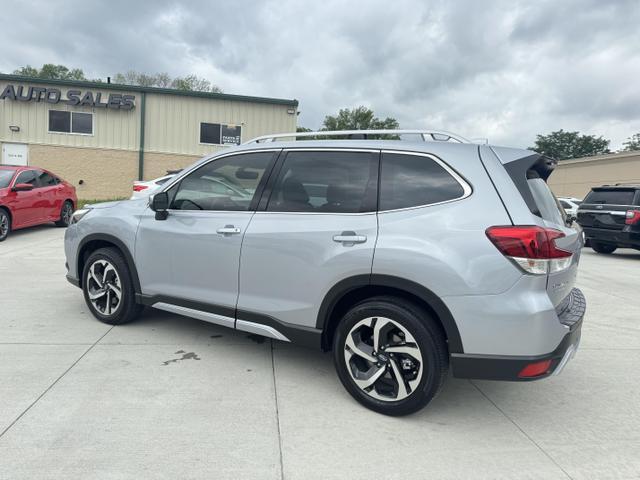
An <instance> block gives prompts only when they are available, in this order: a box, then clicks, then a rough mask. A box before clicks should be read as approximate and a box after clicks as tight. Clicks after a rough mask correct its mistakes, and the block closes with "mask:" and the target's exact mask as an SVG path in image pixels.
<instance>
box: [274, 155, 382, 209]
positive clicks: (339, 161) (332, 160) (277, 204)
mask: <svg viewBox="0 0 640 480" xmlns="http://www.w3.org/2000/svg"><path fill="white" fill-rule="evenodd" d="M377 184H378V153H371V152H349V151H336V152H328V151H318V152H309V151H305V152H295V151H291V152H289V153H287V157H286V158H285V161H284V163H283V165H282V168H281V170H280V173H279V174H278V179H277V181H276V184H275V186H274V188H273V193H272V194H271V198H270V199H269V204H268V206H267V210H268V211H272V212H326V213H359V212H371V211H375V208H376V191H377Z"/></svg>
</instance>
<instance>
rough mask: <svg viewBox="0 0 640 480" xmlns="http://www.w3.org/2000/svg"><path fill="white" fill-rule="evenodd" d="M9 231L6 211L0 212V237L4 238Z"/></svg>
mask: <svg viewBox="0 0 640 480" xmlns="http://www.w3.org/2000/svg"><path fill="white" fill-rule="evenodd" d="M8 233H9V217H7V214H6V213H2V214H0V238H4V237H6V236H7V234H8Z"/></svg>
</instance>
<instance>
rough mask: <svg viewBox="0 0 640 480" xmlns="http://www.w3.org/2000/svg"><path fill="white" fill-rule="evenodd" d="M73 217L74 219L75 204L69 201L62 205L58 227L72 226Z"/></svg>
mask: <svg viewBox="0 0 640 480" xmlns="http://www.w3.org/2000/svg"><path fill="white" fill-rule="evenodd" d="M71 217H73V203H71V202H70V201H69V200H67V201H66V202H64V203H63V204H62V208H61V209H60V220H58V221H57V222H56V225H57V226H58V227H68V226H69V225H70V224H71Z"/></svg>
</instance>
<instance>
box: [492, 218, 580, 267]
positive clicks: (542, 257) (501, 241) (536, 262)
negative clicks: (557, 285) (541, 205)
mask: <svg viewBox="0 0 640 480" xmlns="http://www.w3.org/2000/svg"><path fill="white" fill-rule="evenodd" d="M486 234H487V237H489V240H491V242H493V244H494V245H495V246H496V248H497V249H498V250H500V253H502V254H503V255H504V256H505V257H507V258H509V259H510V260H512V261H513V262H514V263H515V264H516V265H518V266H519V267H520V268H522V269H523V270H524V271H525V272H527V273H532V274H534V275H546V274H548V273H555V272H560V271H562V270H564V269H566V268H568V267H569V265H571V258H572V256H573V254H572V253H571V252H568V251H566V250H562V249H561V248H558V247H557V246H556V243H555V240H556V239H558V238H562V237H564V236H565V234H564V233H562V232H561V231H559V230H554V229H552V228H543V227H538V226H536V225H531V226H501V227H489V228H487V230H486Z"/></svg>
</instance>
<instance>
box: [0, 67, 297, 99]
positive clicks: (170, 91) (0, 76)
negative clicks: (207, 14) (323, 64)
mask: <svg viewBox="0 0 640 480" xmlns="http://www.w3.org/2000/svg"><path fill="white" fill-rule="evenodd" d="M0 80H5V81H10V82H22V83H41V84H44V85H57V86H60V85H63V86H68V87H84V88H100V89H105V90H120V91H127V92H145V93H154V94H158V95H178V96H182V97H196V98H207V99H211V100H232V101H236V102H253V103H268V104H275V105H288V106H292V107H297V106H298V100H296V99H293V100H288V99H282V98H269V97H252V96H248V95H233V94H229V93H213V92H196V91H192V90H177V89H175V88H160V87H141V86H139V85H124V84H120V83H107V82H92V81H88V80H51V79H46V78H38V77H26V76H23V75H13V74H6V73H0Z"/></svg>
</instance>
